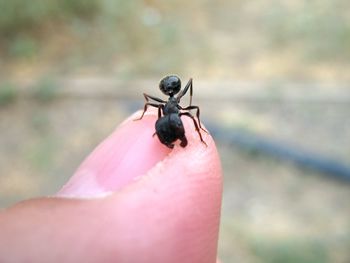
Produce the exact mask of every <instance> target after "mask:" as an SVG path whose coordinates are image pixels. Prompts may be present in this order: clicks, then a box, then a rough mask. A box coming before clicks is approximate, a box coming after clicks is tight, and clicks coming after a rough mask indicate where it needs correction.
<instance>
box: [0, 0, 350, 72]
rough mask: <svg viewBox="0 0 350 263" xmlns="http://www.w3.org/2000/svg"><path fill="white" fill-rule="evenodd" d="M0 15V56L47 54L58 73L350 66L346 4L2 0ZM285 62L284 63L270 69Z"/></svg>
mask: <svg viewBox="0 0 350 263" xmlns="http://www.w3.org/2000/svg"><path fill="white" fill-rule="evenodd" d="M0 8H1V10H2V15H1V17H0V46H1V47H3V49H2V50H3V51H2V54H1V55H4V56H5V57H7V58H8V59H10V60H12V59H17V58H20V59H33V58H41V56H42V54H45V55H46V56H48V58H49V59H48V61H45V63H50V62H51V65H49V66H50V68H53V69H57V70H58V71H59V72H60V71H62V72H65V71H69V72H73V70H74V69H77V68H83V67H90V65H94V66H95V69H100V70H101V69H102V70H103V71H104V72H106V70H111V69H112V70H113V71H114V72H117V73H119V76H120V77H123V76H134V75H135V74H137V75H139V76H143V75H147V76H156V75H157V76H159V75H160V74H164V72H169V71H170V72H178V74H183V73H185V72H186V71H188V69H191V71H194V69H196V70H202V72H204V73H203V74H207V75H209V74H208V72H209V73H212V74H213V75H217V73H222V72H226V73H225V74H227V75H230V74H234V73H233V72H238V73H236V74H237V75H242V74H241V73H240V70H242V68H243V69H244V70H246V71H247V72H248V73H250V74H251V73H252V71H255V72H253V73H254V74H257V75H259V74H260V75H261V74H270V75H271V74H272V75H273V74H274V73H275V74H276V77H277V76H278V75H281V72H279V70H278V69H285V71H287V72H286V74H289V75H291V76H294V75H297V76H302V77H303V76H304V75H306V73H305V72H307V70H308V65H309V66H310V65H311V66H312V65H321V63H328V65H326V67H327V69H329V71H332V72H333V71H334V72H336V70H338V73H339V72H342V70H343V68H344V67H342V65H344V64H349V58H350V49H349V48H348V47H349V45H350V23H349V22H348V21H349V19H350V18H349V13H348V11H347V10H349V8H350V2H348V1H345V0H334V1H333V0H322V1H316V0H312V1H304V0H296V1H283V2H281V1H276V0H262V1H259V2H254V3H248V2H246V1H243V0H235V1H224V0H220V1H217V2H210V1H199V0H194V1H191V2H188V1H184V0H177V1H175V0H173V1H168V2H166V3H164V2H161V1H158V0H155V1H141V0H130V1H122V0H115V1H112V0H101V1H98V0H74V1H72V0H71V1H70V0H62V1H60V0H47V1H45V0H33V1H30V2H28V1H23V0H14V1H7V0H0ZM55 45H56V46H55ZM62 47H64V49H62ZM48 50H49V51H48ZM50 52H51V53H50ZM283 56H286V59H285V60H283V61H282V62H283V63H286V64H283V63H282V65H281V66H279V67H276V66H275V65H274V64H273V63H274V62H273V61H276V60H279V59H280V58H281V57H283ZM287 56H290V57H289V58H291V60H290V61H287V59H288V57H287ZM258 59H260V60H258ZM274 59H275V60H274ZM36 61H37V62H38V64H39V62H41V61H40V60H36ZM53 61H54V62H53ZM257 62H259V63H261V65H263V66H264V69H263V70H261V69H260V67H257V66H256V63H257ZM293 63H294V64H293ZM336 63H337V64H336ZM330 64H333V65H334V64H336V65H337V67H338V66H339V67H338V68H334V67H330V66H329V65H330ZM341 64H342V65H341ZM31 66H33V64H32V65H31ZM51 66H52V67H51ZM264 71H266V72H267V73H264ZM270 72H272V73H270ZM282 73H284V72H283V71H282ZM318 74H320V72H318ZM334 74H337V73H334ZM339 74H340V73H339ZM248 77H249V75H248ZM282 78H283V77H282Z"/></svg>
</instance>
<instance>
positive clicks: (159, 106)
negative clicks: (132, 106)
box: [134, 102, 163, 121]
mask: <svg viewBox="0 0 350 263" xmlns="http://www.w3.org/2000/svg"><path fill="white" fill-rule="evenodd" d="M148 106H152V107H155V108H158V115H159V111H160V110H159V109H160V108H163V105H162V104H155V103H149V102H147V103H146V104H145V107H144V109H143V112H142V115H141V117H140V118H138V119H135V120H134V121H138V120H141V119H142V118H143V115H145V113H146V111H147V108H148Z"/></svg>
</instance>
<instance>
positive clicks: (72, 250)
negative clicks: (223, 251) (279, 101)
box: [0, 112, 222, 263]
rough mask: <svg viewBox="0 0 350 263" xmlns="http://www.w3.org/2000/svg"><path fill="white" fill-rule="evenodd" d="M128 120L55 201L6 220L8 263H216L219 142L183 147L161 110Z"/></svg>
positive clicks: (30, 204)
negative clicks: (162, 124)
mask: <svg viewBox="0 0 350 263" xmlns="http://www.w3.org/2000/svg"><path fill="white" fill-rule="evenodd" d="M140 114H141V112H138V113H136V114H134V115H133V116H131V117H130V118H129V119H127V120H126V121H125V122H123V123H122V124H121V125H120V126H119V127H118V128H117V129H116V130H115V131H114V132H113V133H112V134H111V135H110V136H109V137H108V138H106V139H105V140H104V141H103V142H102V143H101V144H100V145H99V146H98V147H97V148H96V149H95V150H94V151H93V152H92V153H91V154H90V155H89V156H88V157H87V158H86V159H85V161H84V162H83V163H82V164H81V166H80V167H79V168H78V170H77V171H76V173H75V174H74V175H73V176H72V178H71V179H70V180H69V181H68V183H67V184H66V185H65V186H64V187H63V188H62V189H61V190H60V191H59V192H58V193H57V194H56V195H55V196H53V197H42V198H37V199H34V200H27V201H23V202H21V203H18V204H16V205H15V206H13V207H10V208H7V209H5V210H3V211H2V212H1V213H0V262H121V263H123V262H128V263H130V262H146V263H147V262H153V263H154V262H170V263H172V262H174V263H175V262H185V263H186V262H201V263H206V262H208V263H213V262H215V261H216V254H217V241H218V231H219V220H220V207H221V195H222V176H221V166H220V161H219V157H218V153H217V150H216V147H215V143H214V141H213V140H212V138H211V136H210V135H208V134H205V135H204V136H203V139H204V140H205V141H206V143H207V144H208V147H206V146H205V145H204V144H203V143H201V142H200V140H199V138H198V134H197V133H196V131H195V129H194V127H193V123H192V122H191V120H190V119H188V118H183V121H184V125H185V130H186V136H187V137H188V141H189V144H188V146H187V147H185V148H181V147H180V146H179V145H178V143H177V145H176V146H175V148H174V149H173V150H170V149H168V148H167V147H166V146H164V145H162V144H161V143H160V142H159V140H158V138H157V137H152V134H153V133H154V123H155V120H156V118H157V117H156V115H157V114H156V113H155V112H151V113H147V114H146V115H145V117H144V119H142V120H141V121H133V120H134V119H136V118H137V117H138V116H140Z"/></svg>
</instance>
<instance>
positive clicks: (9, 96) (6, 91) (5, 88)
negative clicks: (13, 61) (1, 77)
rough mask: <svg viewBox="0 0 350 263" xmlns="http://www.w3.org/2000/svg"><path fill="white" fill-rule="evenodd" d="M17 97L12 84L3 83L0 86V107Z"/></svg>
mask: <svg viewBox="0 0 350 263" xmlns="http://www.w3.org/2000/svg"><path fill="white" fill-rule="evenodd" d="M17 95H18V94H17V91H16V88H15V86H14V85H13V84H12V83H9V82H4V83H1V84H0V106H5V105H8V104H10V103H12V102H14V101H15V100H16V98H17Z"/></svg>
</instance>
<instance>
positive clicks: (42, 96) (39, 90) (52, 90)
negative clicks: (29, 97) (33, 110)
mask: <svg viewBox="0 0 350 263" xmlns="http://www.w3.org/2000/svg"><path fill="white" fill-rule="evenodd" d="M57 89H58V84H57V83H56V81H55V79H54V78H52V77H49V76H45V77H43V78H42V79H40V80H39V81H38V82H37V83H36V84H35V86H34V87H33V90H34V98H35V99H37V100H38V101H40V102H50V101H52V100H54V99H55V98H56V96H57Z"/></svg>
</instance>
